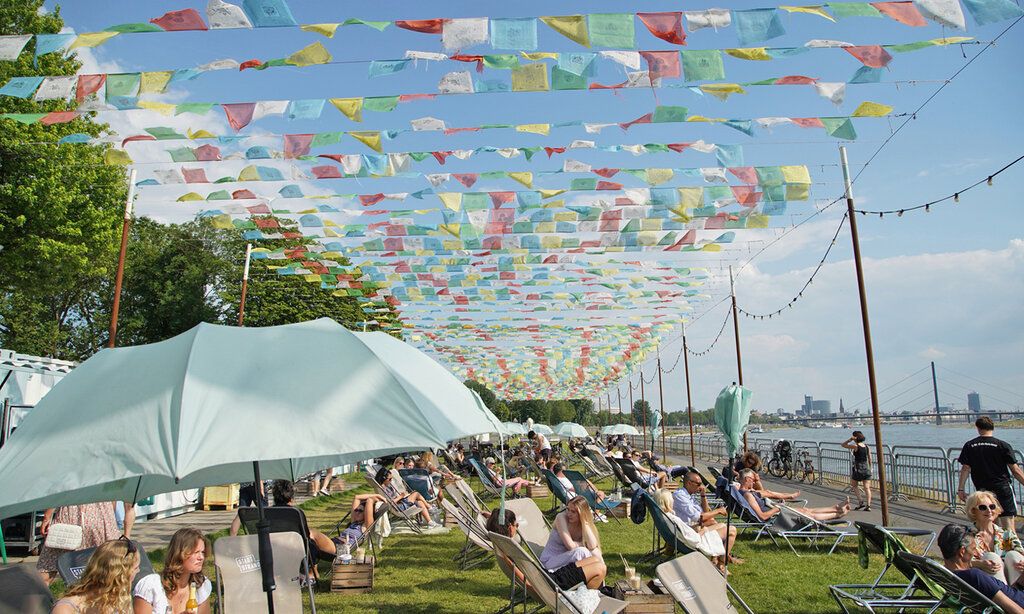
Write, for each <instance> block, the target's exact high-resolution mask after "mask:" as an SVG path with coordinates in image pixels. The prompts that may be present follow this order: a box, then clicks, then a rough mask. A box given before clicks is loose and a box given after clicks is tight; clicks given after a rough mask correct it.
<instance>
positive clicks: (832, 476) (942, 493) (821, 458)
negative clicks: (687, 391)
mask: <svg viewBox="0 0 1024 614" xmlns="http://www.w3.org/2000/svg"><path fill="white" fill-rule="evenodd" d="M641 441H642V438H641V437H631V438H630V443H631V444H632V445H633V446H634V447H638V446H640V445H641ZM647 441H648V443H651V441H650V437H648V440H647ZM777 441H778V440H776V439H768V438H762V437H748V439H747V447H748V449H750V450H753V451H755V452H757V453H758V455H760V456H761V459H762V460H763V461H764V462H765V464H767V462H768V461H769V460H770V459H771V457H772V449H773V448H774V446H775V443H776V442H777ZM790 443H791V444H792V446H793V458H794V461H796V460H797V458H798V454H799V452H800V451H801V450H806V451H807V453H808V455H809V458H810V459H811V461H812V462H813V463H814V470H815V479H814V483H815V484H820V485H824V486H833V487H842V488H844V489H847V488H849V485H850V469H851V463H852V460H851V454H850V451H849V450H848V449H846V448H843V447H842V446H840V445H839V444H837V443H830V442H824V443H823V442H816V441H803V440H790ZM666 444H667V445H666V447H667V448H668V453H669V454H670V455H673V456H676V457H677V458H678V459H679V460H680V461H683V462H685V461H686V460H687V459H689V457H690V438H689V436H688V435H670V436H668V437H667V438H666ZM693 447H694V450H695V452H696V454H695V456H697V457H698V458H699V459H700V460H703V461H704V462H707V463H712V464H713V463H719V464H724V463H725V462H726V460H727V448H726V445H725V438H724V437H722V436H721V435H709V434H702V435H698V436H696V437H695V438H694V445H693ZM654 449H655V452H656V453H658V454H660V453H661V449H662V448H661V440H660V439H659V440H658V441H657V442H656V445H655V446H654ZM870 451H871V455H872V456H871V459H872V462H871V473H872V478H871V482H872V487H873V488H876V489H877V488H878V464H877V462H876V461H877V459H875V458H874V452H875V448H874V446H871V447H870ZM883 451H884V456H885V458H884V459H883V462H884V463H885V468H886V476H887V479H888V487H889V488H888V491H889V498H890V500H910V499H914V500H918V501H926V502H928V503H931V504H934V505H937V506H940V507H941V508H942V511H944V512H950V513H955V512H956V511H958V509H959V507H962V504H961V503H960V501H958V500H957V496H956V491H957V486H958V482H959V473H960V463H959V462H958V461H957V457H959V455H960V448H941V447H937V446H935V447H933V446H900V445H897V446H891V447H890V446H883ZM1015 454H1016V458H1017V462H1018V464H1019V465H1021V466H1022V467H1024V451H1021V450H1016V451H1015ZM800 473H801V472H800V471H797V472H796V475H797V477H799V475H800ZM973 490H974V487H973V485H972V484H971V481H970V480H968V481H967V491H968V493H970V492H972V491H973ZM1013 492H1014V497H1015V499H1016V500H1017V502H1018V505H1020V504H1021V503H1024V485H1022V484H1020V483H1019V482H1017V481H1016V480H1014V482H1013ZM1019 509H1020V507H1018V510H1019Z"/></svg>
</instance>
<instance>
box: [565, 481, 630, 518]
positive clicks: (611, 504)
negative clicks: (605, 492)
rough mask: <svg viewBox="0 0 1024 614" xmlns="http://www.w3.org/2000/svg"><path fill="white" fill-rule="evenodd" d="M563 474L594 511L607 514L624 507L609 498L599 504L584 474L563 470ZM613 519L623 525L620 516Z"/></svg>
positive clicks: (619, 502)
mask: <svg viewBox="0 0 1024 614" xmlns="http://www.w3.org/2000/svg"><path fill="white" fill-rule="evenodd" d="M562 473H564V474H565V477H566V478H568V479H569V481H570V482H572V487H573V489H574V490H575V491H576V494H577V495H579V496H581V497H583V498H584V499H586V500H587V503H588V504H589V505H590V509H592V510H594V511H595V512H607V511H609V510H613V509H615V508H617V507H619V506H620V505H622V502H621V501H612V500H610V499H607V498H605V500H604V501H602V502H600V503H598V501H597V493H595V492H594V491H593V490H592V489H591V487H590V484H588V483H587V478H585V477H583V474H582V473H580V472H579V471H573V470H572V469H563V470H562ZM612 518H613V519H614V520H615V522H616V523H619V524H621V521H620V520H619V518H618V516H612Z"/></svg>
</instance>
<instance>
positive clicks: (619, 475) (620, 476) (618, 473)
mask: <svg viewBox="0 0 1024 614" xmlns="http://www.w3.org/2000/svg"><path fill="white" fill-rule="evenodd" d="M608 466H609V467H611V468H612V475H614V476H615V479H616V480H618V482H619V485H620V486H621V487H623V488H625V489H626V490H627V491H628V490H629V489H630V488H632V487H633V482H632V481H630V479H629V478H627V477H626V474H625V473H623V472H622V467H621V466H620V465H619V462H618V461H617V460H616V459H615V458H614V457H610V458H608Z"/></svg>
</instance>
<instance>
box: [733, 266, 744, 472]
mask: <svg viewBox="0 0 1024 614" xmlns="http://www.w3.org/2000/svg"><path fill="white" fill-rule="evenodd" d="M729 294H730V295H731V296H732V330H733V333H734V335H733V336H734V337H736V374H737V376H738V378H739V379H738V382H739V385H740V386H742V385H743V354H742V353H741V352H740V319H739V316H738V314H737V313H736V287H735V286H734V285H733V281H732V267H731V266H730V267H729ZM743 451H744V452H746V451H747V430H746V429H743Z"/></svg>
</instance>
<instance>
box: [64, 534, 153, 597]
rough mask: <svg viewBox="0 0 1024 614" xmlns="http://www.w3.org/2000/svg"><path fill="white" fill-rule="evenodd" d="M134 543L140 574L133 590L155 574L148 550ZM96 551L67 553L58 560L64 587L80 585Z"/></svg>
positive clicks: (134, 582) (91, 549)
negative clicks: (140, 581)
mask: <svg viewBox="0 0 1024 614" xmlns="http://www.w3.org/2000/svg"><path fill="white" fill-rule="evenodd" d="M132 543H133V544H135V548H136V550H137V551H138V553H139V572H138V573H137V574H135V577H134V578H133V579H132V588H135V585H136V584H138V582H139V580H141V579H142V578H144V577H146V576H148V575H149V574H151V573H153V563H152V562H151V561H150V560H149V555H147V554H146V549H145V548H143V547H142V544H140V543H139V542H137V541H135V540H132ZM95 551H96V547H95V546H94V547H92V548H83V549H81V550H74V551H72V552H65V553H64V554H62V555H60V557H59V558H58V559H57V573H58V574H60V579H61V580H63V581H64V586H67V587H71V586H73V585H75V584H77V583H78V580H79V579H80V578H81V577H82V573H83V572H85V566H86V564H87V563H88V562H89V558H90V557H91V556H92V553H93V552H95Z"/></svg>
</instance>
